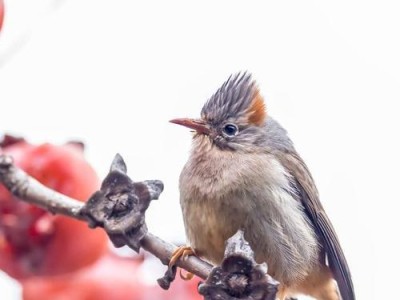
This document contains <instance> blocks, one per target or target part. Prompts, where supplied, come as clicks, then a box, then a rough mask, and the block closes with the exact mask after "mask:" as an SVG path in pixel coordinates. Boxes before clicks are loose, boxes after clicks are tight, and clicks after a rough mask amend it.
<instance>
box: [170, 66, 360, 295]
mask: <svg viewBox="0 0 400 300" xmlns="http://www.w3.org/2000/svg"><path fill="white" fill-rule="evenodd" d="M171 122H172V123H176V124H179V125H183V126H186V127H189V128H191V129H193V130H194V131H195V134H194V137H193V146H192V150H191V153H190V157H189V160H188V162H187V163H186V165H185V167H184V168H183V171H182V173H181V176H180V201H181V207H182V212H183V218H184V223H185V229H186V234H187V238H188V241H189V243H190V246H191V248H192V250H193V252H194V253H195V254H196V255H198V256H200V257H203V258H205V259H206V260H208V261H210V262H212V263H214V264H219V263H220V262H221V261H222V258H223V254H224V248H225V246H224V245H225V241H226V240H227V239H228V238H229V237H231V236H232V235H233V234H234V233H236V231H237V230H238V229H240V228H241V229H243V230H244V233H245V238H246V240H247V241H248V242H249V243H250V246H251V247H252V249H253V250H254V253H255V258H256V261H257V262H258V263H262V262H266V263H267V264H268V273H269V274H270V275H271V276H272V277H274V278H275V279H277V280H278V281H279V282H280V283H281V284H280V288H279V291H278V298H279V299H281V300H282V299H285V298H286V297H289V296H292V295H297V294H305V295H310V296H312V297H314V298H316V299H320V300H339V299H343V300H354V299H355V295H354V291H353V284H352V280H351V275H350V271H349V268H348V266H347V262H346V259H345V256H344V254H343V251H342V249H341V247H340V244H339V240H338V237H337V235H336V233H335V231H334V229H333V226H332V224H331V222H330V221H329V218H328V216H327V215H326V213H325V211H324V209H323V207H322V205H321V202H320V200H319V196H318V192H317V189H316V187H315V184H314V181H313V178H312V177H311V174H310V172H309V170H308V168H307V166H306V165H305V163H304V161H303V160H302V159H301V157H300V156H299V155H298V154H297V152H296V150H295V148H294V146H293V143H292V141H291V140H290V139H289V137H288V136H287V133H286V130H285V129H284V128H282V126H281V125H279V123H278V122H277V121H275V120H274V119H273V118H271V117H270V116H269V115H267V112H266V108H265V103H264V100H263V98H262V96H261V94H260V92H259V89H258V87H257V85H256V83H255V82H254V81H253V80H252V78H251V75H249V74H248V73H239V74H237V75H234V76H231V77H230V78H229V79H228V80H227V81H226V82H225V83H224V84H223V85H222V86H221V87H220V88H219V89H218V91H217V92H216V93H215V94H214V95H213V96H212V97H211V98H210V99H209V100H208V101H207V102H206V103H205V105H204V107H203V109H202V111H201V118H200V119H188V118H184V119H174V120H171ZM186 250H187V249H186ZM182 252H185V251H181V252H180V253H179V254H181V253H182ZM187 253H188V251H186V254H187ZM174 260H176V257H175V258H174ZM335 281H336V282H335ZM340 296H341V298H340Z"/></svg>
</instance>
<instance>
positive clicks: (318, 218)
mask: <svg viewBox="0 0 400 300" xmlns="http://www.w3.org/2000/svg"><path fill="white" fill-rule="evenodd" d="M278 157H279V158H280V161H281V163H282V165H283V166H284V167H285V168H286V170H287V171H288V172H289V173H290V175H291V176H293V178H294V181H295V183H296V185H297V186H296V187H295V188H296V189H297V191H298V196H299V198H300V201H301V202H302V204H303V206H304V209H305V211H306V213H307V215H308V217H309V218H310V221H311V223H312V224H313V226H314V227H315V229H316V232H317V234H318V236H319V239H320V242H321V243H322V244H323V247H324V249H325V251H326V254H327V257H328V264H329V268H330V269H331V271H332V273H333V274H334V277H335V279H336V281H337V283H338V286H339V290H340V294H341V296H342V298H343V300H354V299H355V295H354V288H353V282H352V279H351V274H350V270H349V267H348V265H347V261H346V258H345V256H344V253H343V250H342V248H341V246H340V243H339V239H338V237H337V235H336V233H335V230H334V229H333V226H332V224H331V222H330V221H329V218H328V216H327V215H326V213H325V211H324V209H323V207H322V205H321V202H320V201H319V196H318V192H317V189H316V187H315V184H314V181H313V179H312V176H311V174H310V172H309V170H308V168H307V166H306V165H305V163H304V162H303V160H302V159H301V158H300V157H299V156H298V155H297V154H296V153H283V152H282V153H280V154H279V155H278Z"/></svg>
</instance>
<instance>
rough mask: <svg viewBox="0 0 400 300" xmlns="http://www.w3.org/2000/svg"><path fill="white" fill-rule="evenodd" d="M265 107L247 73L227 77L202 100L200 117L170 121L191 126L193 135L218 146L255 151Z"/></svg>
mask: <svg viewBox="0 0 400 300" xmlns="http://www.w3.org/2000/svg"><path fill="white" fill-rule="evenodd" d="M266 117H267V114H266V110H265V104H264V100H263V98H262V96H261V95H260V92H259V89H258V87H257V85H256V83H255V81H253V80H252V78H251V75H250V74H248V73H238V74H236V75H233V76H231V77H229V79H228V80H227V81H226V82H225V83H224V84H223V85H222V86H221V87H220V88H219V89H218V91H217V92H216V93H215V94H214V95H213V96H212V97H211V98H210V99H209V100H208V101H207V102H206V103H205V104H204V106H203V109H202V110H201V118H200V119H189V118H181V119H174V120H171V121H170V122H172V123H175V124H179V125H183V126H186V127H189V128H191V129H193V130H195V135H194V138H195V139H196V138H204V137H205V136H206V137H208V140H209V141H210V142H211V143H212V144H213V145H215V146H217V147H218V148H220V149H221V150H231V151H235V150H237V151H245V152H249V151H250V152H252V151H257V150H258V149H259V148H260V147H261V146H262V145H263V144H264V142H265V121H266Z"/></svg>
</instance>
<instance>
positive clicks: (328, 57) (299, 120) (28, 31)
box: [0, 0, 400, 300]
mask: <svg viewBox="0 0 400 300" xmlns="http://www.w3.org/2000/svg"><path fill="white" fill-rule="evenodd" d="M5 2H6V9H7V10H6V18H5V21H4V27H3V30H2V33H1V34H0V104H1V118H0V131H4V132H9V133H15V134H18V135H23V136H25V137H27V138H28V139H29V140H31V141H32V142H35V143H41V142H44V141H50V142H54V143H63V142H65V141H67V140H69V139H72V138H73V139H80V140H83V141H84V142H85V143H86V145H87V158H88V159H89V161H90V162H91V163H92V164H93V165H94V166H95V168H96V169H97V170H98V172H99V174H100V176H102V177H103V176H104V175H105V174H106V172H107V170H108V167H109V164H110V162H111V160H112V158H113V156H114V154H115V153H116V152H119V153H121V154H122V155H123V157H124V158H125V160H126V163H127V165H128V172H129V174H130V175H131V177H133V178H134V179H136V180H143V179H161V180H163V181H164V183H165V191H164V193H163V194H162V196H161V198H160V200H159V201H157V202H154V203H152V204H151V207H150V209H149V210H148V213H147V223H148V225H149V229H150V231H151V232H153V233H155V234H157V235H159V236H161V237H163V238H165V239H167V240H171V241H181V242H183V241H184V240H185V236H184V229H183V223H182V219H181V212H180V207H179V191H178V177H179V173H180V170H181V168H182V167H183V165H184V163H185V161H186V159H187V157H188V152H189V149H190V143H191V134H190V133H189V131H188V130H186V129H184V128H179V127H178V126H176V125H173V124H170V123H168V120H170V119H172V118H175V117H197V116H199V113H200V109H201V107H202V105H203V103H204V102H205V101H206V100H207V99H208V97H210V96H211V95H212V93H213V92H215V91H216V89H217V88H218V87H219V86H220V85H221V84H222V83H223V82H224V80H226V79H227V78H228V76H229V75H230V74H231V73H235V72H237V71H241V70H248V71H250V72H251V73H253V75H254V78H255V79H256V80H257V81H258V83H259V86H260V89H261V93H262V94H263V95H264V97H265V100H266V103H267V109H268V113H269V114H270V115H271V116H274V117H275V118H276V119H277V120H278V121H280V122H281V123H282V125H283V126H285V127H286V128H287V129H288V131H289V133H290V136H291V137H292V139H293V140H294V142H295V144H296V147H297V149H298V151H299V152H300V154H301V155H302V156H303V158H304V159H305V161H306V162H307V163H308V165H309V167H310V169H311V171H312V173H313V176H314V178H315V180H316V182H317V185H318V187H319V190H320V194H321V200H322V202H323V205H324V207H325V209H326V210H327V212H328V215H329V216H330V217H331V219H332V222H333V223H334V225H335V228H336V229H337V232H338V234H339V236H340V239H341V242H342V245H343V248H344V250H345V252H346V254H347V257H348V260H349V263H350V267H351V269H352V272H353V277H354V282H355V286H356V292H357V295H358V299H363V300H368V299H385V298H389V297H392V296H393V295H396V293H397V292H396V290H397V289H395V288H394V287H395V285H398V283H397V278H398V275H397V274H395V273H394V272H395V271H397V269H396V267H395V266H394V265H393V262H394V261H396V260H398V253H399V252H398V251H399V247H398V246H395V245H394V241H395V239H394V238H393V236H395V237H396V239H397V238H398V236H399V234H398V232H397V229H398V228H399V226H398V224H399V223H398V219H399V217H398V213H397V207H398V206H397V205H396V204H397V203H398V201H399V200H400V199H399V196H398V188H397V187H398V185H399V183H398V178H399V174H398V172H399V171H398V170H399V168H400V163H399V158H398V155H399V153H400V147H399V143H398V139H399V128H400V122H399V116H398V114H399V110H398V104H399V101H400V85H399V82H400V71H399V70H400V55H399V53H400V42H399V37H400V33H399V31H400V18H399V13H400V10H399V6H398V1H355V0H346V1H344V0H336V1H311V0H304V1H296V0H292V1H240V2H239V1H201V2H198V3H193V2H192V3H189V2H188V1H171V0H169V1H146V2H143V1H141V2H139V1H138V2H134V1H129V0H126V1H118V0H115V1H104V0H82V1H68V0H35V1H31V0H9V1H5ZM392 234H393V236H392ZM393 257H395V258H393ZM390 272H392V274H394V275H393V276H391V274H390ZM0 285H6V283H2V282H1V281H0ZM392 286H393V289H392V288H391V287H392ZM11 290H12V289H10V291H11ZM10 293H11V292H10ZM385 293H386V294H385ZM13 297H14V296H11V294H10V296H9V298H10V299H14V298H13Z"/></svg>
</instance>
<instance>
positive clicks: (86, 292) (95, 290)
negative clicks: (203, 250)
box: [22, 254, 203, 300]
mask: <svg viewBox="0 0 400 300" xmlns="http://www.w3.org/2000/svg"><path fill="white" fill-rule="evenodd" d="M141 263H142V261H141V260H138V259H136V260H135V259H133V258H121V257H118V256H115V255H113V254H107V255H105V256H103V257H102V258H101V259H99V260H98V261H97V262H96V263H95V264H93V265H91V266H89V267H87V268H83V269H81V270H79V271H77V272H75V273H73V274H66V275H62V276H53V277H51V278H31V279H28V280H24V281H23V282H22V286H23V299H24V300H70V299H74V300H110V299H112V300H161V299H162V300H200V299H203V298H202V297H200V295H199V294H198V293H197V284H198V280H195V279H193V280H192V281H191V282H184V281H182V280H181V279H180V278H179V279H178V278H177V279H176V281H174V282H173V283H172V285H171V288H170V289H169V290H168V291H164V290H162V289H161V288H160V287H159V286H158V285H157V284H156V283H155V282H154V284H151V283H149V282H146V281H145V280H144V279H143V275H144V274H143V267H142V265H141ZM178 277H179V276H178Z"/></svg>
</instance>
